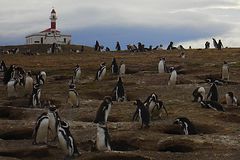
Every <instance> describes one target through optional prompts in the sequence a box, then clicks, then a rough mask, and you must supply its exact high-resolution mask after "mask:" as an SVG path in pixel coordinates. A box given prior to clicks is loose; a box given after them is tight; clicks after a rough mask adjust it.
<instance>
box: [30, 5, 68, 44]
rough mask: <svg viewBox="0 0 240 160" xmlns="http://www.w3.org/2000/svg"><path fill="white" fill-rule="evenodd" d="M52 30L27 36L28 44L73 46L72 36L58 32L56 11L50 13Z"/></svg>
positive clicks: (48, 29)
mask: <svg viewBox="0 0 240 160" xmlns="http://www.w3.org/2000/svg"><path fill="white" fill-rule="evenodd" d="M49 19H50V22H51V24H50V28H47V29H45V30H43V31H41V32H38V33H34V34H30V35H28V36H26V44H27V45H30V44H53V43H56V44H62V45H65V44H71V35H69V34H62V33H61V31H59V30H57V13H56V11H55V9H52V10H51V13H50V17H49Z"/></svg>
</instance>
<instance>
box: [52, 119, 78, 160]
mask: <svg viewBox="0 0 240 160" xmlns="http://www.w3.org/2000/svg"><path fill="white" fill-rule="evenodd" d="M69 129H70V127H69V124H68V123H67V122H65V121H60V122H59V124H58V127H57V135H58V141H59V144H60V146H61V148H62V150H63V151H64V154H65V158H64V159H71V158H74V157H78V156H80V153H79V151H78V149H77V145H76V142H75V140H74V138H73V136H72V134H71V132H70V130H69Z"/></svg>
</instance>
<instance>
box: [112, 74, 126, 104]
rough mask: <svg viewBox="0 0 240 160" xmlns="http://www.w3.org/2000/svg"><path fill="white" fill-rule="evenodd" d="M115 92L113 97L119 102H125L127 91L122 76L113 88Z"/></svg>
mask: <svg viewBox="0 0 240 160" xmlns="http://www.w3.org/2000/svg"><path fill="white" fill-rule="evenodd" d="M113 93H114V96H113V97H115V100H116V101H117V102H123V101H124V100H125V91H124V87H123V82H122V78H121V77H119V78H118V82H117V85H116V86H115V88H114V89H113Z"/></svg>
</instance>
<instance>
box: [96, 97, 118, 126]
mask: <svg viewBox="0 0 240 160" xmlns="http://www.w3.org/2000/svg"><path fill="white" fill-rule="evenodd" d="M112 104H113V103H112V98H111V97H109V96H106V97H104V99H103V102H102V103H101V105H100V107H99V108H98V111H97V114H96V118H95V120H94V123H101V124H105V123H107V119H108V115H109V113H110V111H111V108H112Z"/></svg>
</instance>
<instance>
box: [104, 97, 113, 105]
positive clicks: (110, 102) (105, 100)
mask: <svg viewBox="0 0 240 160" xmlns="http://www.w3.org/2000/svg"><path fill="white" fill-rule="evenodd" d="M103 101H104V102H106V103H107V104H113V103H112V97H110V96H106V97H104V99H103Z"/></svg>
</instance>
